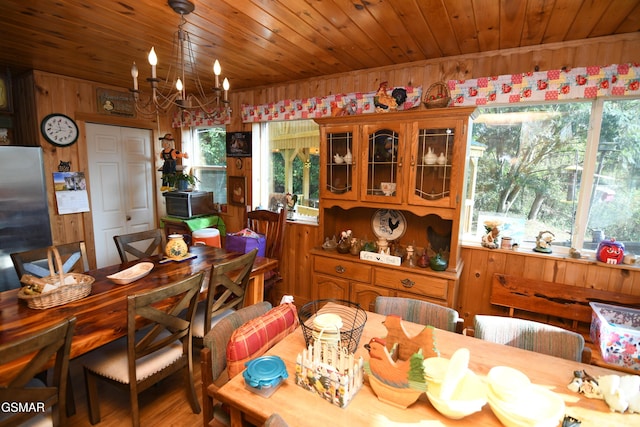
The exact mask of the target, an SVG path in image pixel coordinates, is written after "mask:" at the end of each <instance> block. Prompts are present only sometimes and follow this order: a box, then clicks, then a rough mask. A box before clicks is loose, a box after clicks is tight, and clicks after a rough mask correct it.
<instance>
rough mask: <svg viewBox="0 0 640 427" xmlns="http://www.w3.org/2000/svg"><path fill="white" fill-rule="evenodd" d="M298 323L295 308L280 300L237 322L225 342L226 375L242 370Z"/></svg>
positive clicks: (232, 374) (232, 375)
mask: <svg viewBox="0 0 640 427" xmlns="http://www.w3.org/2000/svg"><path fill="white" fill-rule="evenodd" d="M297 327H298V312H297V310H296V306H295V305H293V304H280V305H279V306H277V307H274V308H272V309H271V310H269V311H268V312H266V313H265V314H263V315H262V316H260V317H256V318H255V319H252V320H250V321H248V322H247V323H245V324H244V325H242V326H240V327H239V328H238V329H236V330H235V331H234V332H233V334H232V335H231V338H230V339H229V343H228V344H227V372H228V374H229V378H233V377H234V376H235V375H237V374H239V373H240V372H242V370H243V369H244V367H245V366H244V364H245V363H246V362H248V361H250V360H252V359H254V358H256V357H259V356H262V355H263V354H264V353H266V352H267V350H269V349H270V348H271V347H273V346H274V345H275V344H276V343H278V342H279V341H280V340H281V339H283V338H284V337H286V336H287V335H288V334H290V333H291V332H292V331H293V330H294V329H296V328H297Z"/></svg>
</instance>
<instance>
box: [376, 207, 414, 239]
mask: <svg viewBox="0 0 640 427" xmlns="http://www.w3.org/2000/svg"><path fill="white" fill-rule="evenodd" d="M371 227H372V228H373V234H375V235H376V237H377V238H378V239H387V240H397V239H399V238H401V237H402V236H403V235H404V232H405V231H406V228H407V220H406V219H405V217H404V215H403V214H402V212H400V211H396V210H393V209H378V210H377V211H376V213H375V214H373V217H372V218H371Z"/></svg>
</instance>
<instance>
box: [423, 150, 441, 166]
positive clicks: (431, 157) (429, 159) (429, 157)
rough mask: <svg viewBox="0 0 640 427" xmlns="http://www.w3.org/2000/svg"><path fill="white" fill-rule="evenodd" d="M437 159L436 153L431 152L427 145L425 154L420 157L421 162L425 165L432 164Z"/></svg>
mask: <svg viewBox="0 0 640 427" xmlns="http://www.w3.org/2000/svg"><path fill="white" fill-rule="evenodd" d="M437 159H438V156H436V153H434V152H433V148H431V147H429V149H428V151H427V152H426V154H425V155H424V156H423V157H422V162H423V163H424V164H425V165H434V164H435V163H436V161H437Z"/></svg>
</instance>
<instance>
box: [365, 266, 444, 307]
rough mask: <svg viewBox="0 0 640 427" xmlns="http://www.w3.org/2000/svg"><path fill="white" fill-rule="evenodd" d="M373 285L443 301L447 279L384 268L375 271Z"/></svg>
mask: <svg viewBox="0 0 640 427" xmlns="http://www.w3.org/2000/svg"><path fill="white" fill-rule="evenodd" d="M374 284H375V285H377V286H385V287H387V288H392V289H397V290H400V291H406V292H412V293H415V294H418V295H424V296H429V297H433V298H439V299H444V300H446V299H447V294H448V288H449V281H448V280H447V279H439V278H437V277H432V276H426V275H422V274H414V273H407V272H405V271H400V270H393V269H386V268H376V269H375V281H374Z"/></svg>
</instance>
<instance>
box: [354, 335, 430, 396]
mask: <svg viewBox="0 0 640 427" xmlns="http://www.w3.org/2000/svg"><path fill="white" fill-rule="evenodd" d="M365 348H366V349H367V350H368V351H369V362H368V368H369V370H368V372H370V374H371V375H373V376H374V377H375V378H376V379H378V380H379V381H380V382H382V383H384V384H387V385H389V386H391V387H395V388H418V389H419V388H421V387H424V385H425V383H426V380H425V378H424V369H423V366H422V362H423V361H424V357H423V356H422V351H418V352H417V353H415V354H413V355H411V357H410V358H409V359H407V360H397V361H395V360H393V357H392V354H391V353H390V352H389V350H387V346H386V342H385V340H383V339H381V338H372V339H371V341H369V344H366V345H365Z"/></svg>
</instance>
